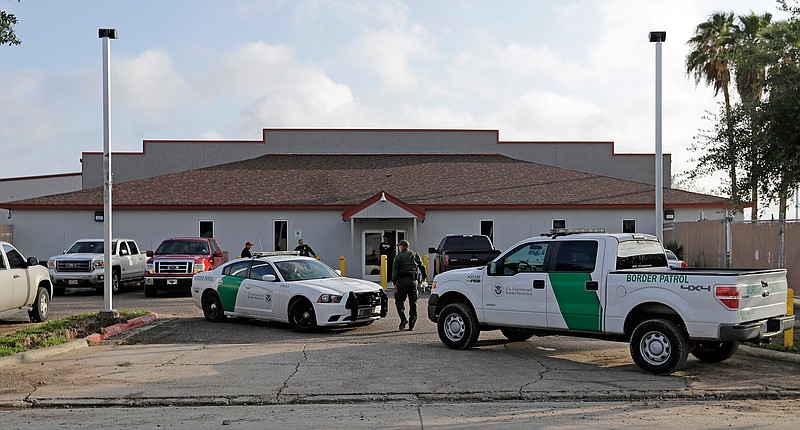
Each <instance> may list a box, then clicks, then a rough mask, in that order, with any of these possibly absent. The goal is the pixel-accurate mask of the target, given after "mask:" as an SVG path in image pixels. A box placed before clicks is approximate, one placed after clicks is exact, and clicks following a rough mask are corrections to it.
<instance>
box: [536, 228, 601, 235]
mask: <svg viewBox="0 0 800 430" xmlns="http://www.w3.org/2000/svg"><path fill="white" fill-rule="evenodd" d="M605 232H606V229H604V228H551V229H550V233H545V234H543V235H542V236H566V235H568V234H580V233H605Z"/></svg>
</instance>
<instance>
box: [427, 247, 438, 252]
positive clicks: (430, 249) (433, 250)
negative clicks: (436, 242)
mask: <svg viewBox="0 0 800 430" xmlns="http://www.w3.org/2000/svg"><path fill="white" fill-rule="evenodd" d="M438 253H439V252H438V251H437V250H436V248H434V247H430V248H428V254H438Z"/></svg>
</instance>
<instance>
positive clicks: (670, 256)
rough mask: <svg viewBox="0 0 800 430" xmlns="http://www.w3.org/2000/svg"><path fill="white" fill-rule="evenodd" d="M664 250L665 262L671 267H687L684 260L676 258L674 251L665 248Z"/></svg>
mask: <svg viewBox="0 0 800 430" xmlns="http://www.w3.org/2000/svg"><path fill="white" fill-rule="evenodd" d="M664 252H665V253H666V254H667V264H669V267H670V268H672V269H682V268H684V267H689V265H688V264H686V262H685V261H683V260H681V259H680V258H678V256H677V255H675V253H674V252H672V251H670V250H669V249H665V250H664Z"/></svg>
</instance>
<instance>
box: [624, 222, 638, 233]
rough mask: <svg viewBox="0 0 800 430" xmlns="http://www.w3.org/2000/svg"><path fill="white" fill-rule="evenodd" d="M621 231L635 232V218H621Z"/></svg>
mask: <svg viewBox="0 0 800 430" xmlns="http://www.w3.org/2000/svg"><path fill="white" fill-rule="evenodd" d="M622 232H623V233H636V220H635V219H624V220H622Z"/></svg>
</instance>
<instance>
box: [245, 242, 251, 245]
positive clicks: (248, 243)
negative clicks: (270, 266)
mask: <svg viewBox="0 0 800 430" xmlns="http://www.w3.org/2000/svg"><path fill="white" fill-rule="evenodd" d="M244 246H253V244H252V243H250V242H247V243H245V244H244Z"/></svg>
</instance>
